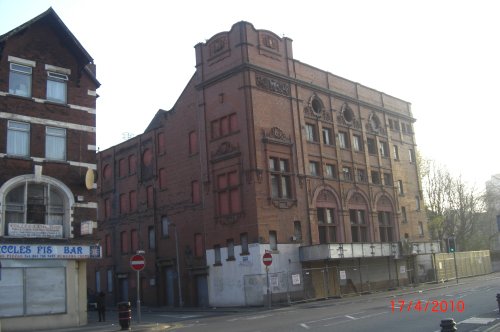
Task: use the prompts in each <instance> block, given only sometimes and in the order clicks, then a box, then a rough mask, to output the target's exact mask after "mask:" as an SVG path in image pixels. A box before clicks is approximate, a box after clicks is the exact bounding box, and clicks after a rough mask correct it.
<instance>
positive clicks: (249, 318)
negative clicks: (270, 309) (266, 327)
mask: <svg viewBox="0 0 500 332" xmlns="http://www.w3.org/2000/svg"><path fill="white" fill-rule="evenodd" d="M271 316H272V315H259V316H252V317H246V318H245V319H247V320H252V319H261V318H266V317H271Z"/></svg>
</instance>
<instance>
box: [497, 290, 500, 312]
mask: <svg viewBox="0 0 500 332" xmlns="http://www.w3.org/2000/svg"><path fill="white" fill-rule="evenodd" d="M497 303H498V312H499V313H500V294H497Z"/></svg>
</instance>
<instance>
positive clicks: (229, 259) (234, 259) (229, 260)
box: [226, 257, 236, 262]
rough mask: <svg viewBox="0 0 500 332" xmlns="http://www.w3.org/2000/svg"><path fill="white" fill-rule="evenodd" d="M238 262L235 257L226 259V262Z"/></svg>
mask: <svg viewBox="0 0 500 332" xmlns="http://www.w3.org/2000/svg"><path fill="white" fill-rule="evenodd" d="M234 261H236V258H234V257H229V258H228V259H226V262H234Z"/></svg>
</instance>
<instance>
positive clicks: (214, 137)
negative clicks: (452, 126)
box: [90, 22, 427, 305]
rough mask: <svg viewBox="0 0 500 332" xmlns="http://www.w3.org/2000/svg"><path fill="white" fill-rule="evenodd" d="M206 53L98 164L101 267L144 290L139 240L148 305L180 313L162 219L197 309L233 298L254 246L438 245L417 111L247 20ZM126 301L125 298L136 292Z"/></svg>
mask: <svg viewBox="0 0 500 332" xmlns="http://www.w3.org/2000/svg"><path fill="white" fill-rule="evenodd" d="M195 50H196V72H195V74H194V76H193V78H192V79H191V80H190V82H189V83H188V84H187V86H186V88H185V89H184V92H183V93H182V94H181V96H180V97H179V99H178V101H177V102H176V103H175V105H174V107H173V108H172V110H170V111H168V112H166V111H159V112H158V113H157V115H156V116H155V118H154V119H153V120H152V122H151V124H150V126H149V127H148V128H147V129H146V132H145V133H144V134H142V135H139V136H137V137H134V138H132V139H130V140H128V141H126V142H124V143H121V144H119V145H116V146H114V147H112V148H110V149H107V150H105V151H102V152H101V153H100V154H99V156H98V159H99V160H98V169H99V173H100V176H99V184H98V196H99V202H100V206H109V208H108V207H106V208H102V209H100V212H99V213H100V214H99V224H100V226H99V240H100V241H101V244H102V245H104V244H103V243H104V242H103V241H104V239H105V238H106V237H109V238H110V243H111V248H110V249H111V253H108V256H109V257H106V258H105V259H103V260H102V261H101V262H98V265H99V266H96V267H95V268H96V269H97V270H100V271H110V272H108V273H109V276H112V277H113V282H114V283H117V282H118V283H120V282H121V286H118V287H122V286H124V285H129V286H130V285H131V284H132V287H131V289H132V288H135V286H134V285H133V284H134V281H133V275H132V274H131V270H130V268H129V266H128V259H129V258H130V254H131V251H132V248H131V246H130V242H131V240H130V237H131V234H132V233H133V234H134V236H135V234H136V233H135V232H137V234H139V235H138V236H139V240H138V247H139V249H141V250H145V252H146V253H145V255H146V261H147V266H146V269H145V271H144V272H143V273H142V275H143V281H142V289H143V294H144V297H143V299H142V300H143V302H145V303H146V304H148V305H177V304H178V301H179V294H178V293H179V292H178V290H177V284H176V283H175V282H176V281H175V282H173V281H174V280H177V279H175V273H173V271H175V270H176V263H177V260H176V252H175V241H174V238H173V236H172V231H173V230H174V227H172V226H171V227H170V228H169V235H168V236H166V235H165V236H163V235H162V234H163V232H164V229H163V226H165V225H162V217H167V218H168V220H169V222H170V223H173V224H175V228H176V229H177V232H178V235H179V245H178V248H179V252H180V257H179V263H180V270H181V281H182V285H181V287H182V288H181V292H182V295H183V301H184V302H185V303H186V304H188V305H206V304H207V303H217V301H216V300H215V301H213V299H212V298H210V299H208V297H211V296H212V295H213V294H214V293H213V292H215V291H214V289H216V288H220V289H222V286H221V283H220V281H214V279H213V278H217V277H216V276H217V273H219V272H217V269H218V268H219V267H221V266H224V265H227V266H229V265H230V264H232V263H233V261H234V262H236V261H237V264H239V266H240V267H241V266H245V268H247V267H248V266H249V265H252V264H253V263H249V262H250V261H251V260H252V258H251V257H250V260H249V259H247V258H248V256H249V254H250V252H246V249H245V247H246V246H247V245H248V244H250V245H251V246H252V248H255V247H256V246H257V247H262V248H264V247H263V246H265V248H270V249H271V250H273V251H275V252H276V253H278V251H279V250H278V249H273V247H274V246H276V245H277V246H280V245H290V246H291V247H294V248H295V247H296V252H297V253H296V254H294V255H293V257H294V258H293V259H294V260H296V258H295V256H298V247H299V246H302V245H303V246H311V245H318V244H322V243H352V242H369V243H377V242H398V241H400V240H402V239H403V238H407V239H408V240H410V241H421V240H425V239H426V238H427V232H426V229H425V225H426V223H425V215H424V214H423V212H422V211H420V210H419V209H418V208H415V204H416V203H415V200H416V198H417V197H419V198H420V197H421V192H420V186H419V181H418V174H417V167H416V163H415V160H410V159H409V156H410V154H411V151H413V153H414V149H415V139H414V134H413V129H412V123H413V122H414V121H415V119H414V118H413V116H412V114H411V110H410V104H409V103H407V102H405V101H402V100H400V99H397V98H394V97H391V96H389V95H386V94H384V93H381V92H378V91H376V90H373V89H371V88H367V87H365V86H362V85H360V84H358V83H354V82H351V81H349V80H346V79H343V78H341V77H338V76H335V75H333V74H330V73H328V72H325V71H322V70H319V69H317V68H314V67H312V66H309V65H306V64H304V63H301V62H300V61H297V60H295V59H294V58H293V53H292V40H291V39H289V38H280V37H278V36H277V35H275V34H274V33H272V32H270V31H267V30H256V29H255V28H254V27H253V26H252V25H251V24H249V23H246V22H240V23H237V24H235V25H234V26H233V27H232V29H231V30H230V31H229V32H222V33H219V34H217V35H215V36H213V37H212V38H211V39H209V40H208V41H207V42H206V43H204V44H198V45H196V47H195ZM159 138H160V139H159ZM396 149H397V152H398V153H397V155H396ZM147 150H149V151H151V154H149V153H148V152H146V151H147ZM131 156H133V157H132V159H133V160H135V162H136V164H135V166H134V167H135V171H134V172H128V171H124V172H123V173H125V174H123V175H122V174H120V168H123V169H126V168H127V167H130V165H128V166H122V167H120V165H125V164H126V162H120V160H130V158H131ZM413 156H414V154H413ZM105 168H107V171H106V172H105V171H104V169H105ZM400 183H401V184H402V188H401V190H402V191H401V192H399V188H400V185H399V184H400ZM148 188H150V189H149V190H150V191H149V192H150V193H152V195H150V197H149V198H148ZM193 189H194V190H195V192H193ZM197 190H199V192H196V191H197ZM131 192H134V194H132V195H131ZM120 197H121V198H120ZM127 197H128V199H127ZM131 197H132V198H133V199H134V200H136V201H135V202H133V203H132V204H131V203H130V198H131ZM150 199H152V202H149V200H150ZM106 202H107V203H106ZM148 202H149V203H148ZM148 204H149V205H148ZM127 205H128V206H127ZM131 205H133V206H136V208H134V211H130V206H131ZM401 207H404V208H405V212H406V214H405V213H403V212H402V210H401ZM404 214H405V217H403V215H404ZM419 222H421V223H422V224H421V225H422V229H421V231H420V230H419V229H418V225H419V224H418V223H419ZM132 230H134V232H132ZM151 230H154V232H153V231H151ZM120 234H124V235H123V237H122V239H121V238H120V237H121V235H120ZM150 236H154V239H155V240H154V242H155V246H154V248H152V247H151V246H150V243H151V242H150V238H149V237H150ZM123 239H129V241H128V242H129V243H128V244H127V243H124V244H123V245H124V248H123V250H122V248H121V245H122V242H123V241H125V240H123ZM122 240H123V241H122ZM133 241H135V240H133ZM200 247H201V248H200ZM234 247H236V248H237V250H236V253H233V254H234V255H232V254H230V252H231V250H233V249H234ZM291 247H290V248H291ZM230 248H232V249H230ZM287 248H288V247H287ZM221 249H223V250H224V252H226V250H227V252H228V256H227V257H222V258H223V259H221V257H220V252H221V251H220V250H221ZM262 250H263V249H262ZM266 250H267V249H266ZM286 250H288V249H286ZM250 251H251V249H250ZM252 255H253V254H252ZM282 255H286V254H284V251H282ZM241 257H247V258H245V259H244V260H243V261H240V259H241ZM290 257H292V256H290ZM214 259H215V260H214ZM257 260H258V259H257ZM289 261H290V262H291V261H292V259H291V258H290V259H289ZM295 263H297V262H295ZM243 270H244V269H241V271H243ZM232 271H235V270H232ZM249 271H250V270H248V271H246V272H245V271H243V272H241V273H242V274H244V273H250V272H249ZM254 272H256V273H262V269H261V268H260V267H256V270H255V271H254ZM241 277H242V276H241V275H238V276H236V278H241ZM125 279H126V280H129V279H130V281H126V282H125V281H124V280H125ZM207 280H208V281H207ZM207 282H208V287H207V286H206V283H207ZM101 283H102V284H104V281H101ZM90 284H92V282H90ZM217 285H219V286H217ZM174 286H175V287H174ZM115 288H116V287H115ZM115 292H117V293H119V294H115V299H116V300H121V299H122V297H125V296H129V297H130V298H133V296H134V295H133V294H135V292H133V291H130V292H129V291H128V290H123V289H121V288H118V289H117V290H116V291H115ZM172 292H173V293H172ZM221 292H222V291H221ZM128 293H130V294H128ZM205 293H209V294H210V295H208V294H205Z"/></svg>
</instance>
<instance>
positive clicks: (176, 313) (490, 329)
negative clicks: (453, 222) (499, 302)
mask: <svg viewBox="0 0 500 332" xmlns="http://www.w3.org/2000/svg"><path fill="white" fill-rule="evenodd" d="M491 279H500V273H492V274H488V275H483V276H477V277H470V278H463V279H460V280H459V282H458V283H455V281H449V282H445V283H437V284H436V283H429V284H419V285H416V286H407V287H399V288H397V289H395V290H390V291H383V292H376V293H371V294H369V295H361V296H381V297H398V296H404V295H408V294H413V293H421V292H424V291H426V290H431V289H439V288H446V287H452V286H460V285H461V284H467V283H470V282H473V281H478V280H491ZM354 296H359V295H354ZM348 298H349V296H345V297H343V298H341V299H340V300H343V299H344V300H345V299H348ZM326 301H339V299H329V300H326ZM310 303H311V302H302V303H295V304H292V307H301V306H303V305H308V304H310ZM284 307H290V306H288V305H282V306H279V305H277V306H275V305H274V304H273V307H272V308H271V309H268V308H267V307H229V308H228V307H223V308H187V307H185V308H171V307H142V308H141V319H140V321H139V320H138V319H137V318H138V317H137V313H136V312H135V308H133V311H132V320H131V323H130V328H129V329H123V328H122V327H121V326H120V324H119V320H118V312H117V311H116V309H111V310H108V311H107V312H106V321H105V322H99V321H98V316H97V312H96V311H89V312H88V324H87V325H84V326H78V327H72V328H64V329H57V330H53V329H52V330H50V331H51V332H93V331H100V332H113V331H123V330H128V331H137V332H138V331H168V330H172V329H175V328H176V326H179V325H178V324H179V322H181V321H184V320H191V319H196V318H203V317H210V316H218V315H227V314H234V313H255V312H261V311H268V310H277V309H284ZM285 310H286V309H285ZM48 331H49V330H47V331H39V332H48ZM477 331H481V332H500V321H499V322H498V323H492V325H489V326H484V327H483V328H481V329H480V330H477Z"/></svg>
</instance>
